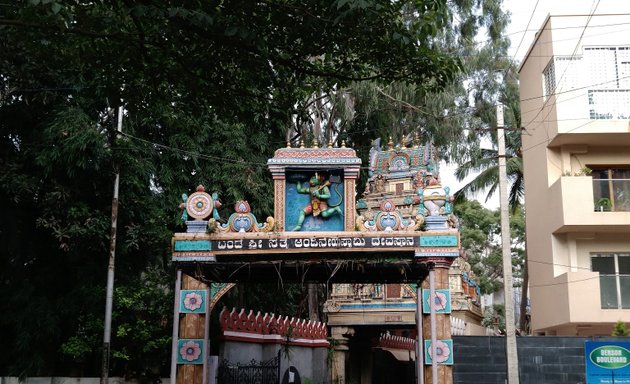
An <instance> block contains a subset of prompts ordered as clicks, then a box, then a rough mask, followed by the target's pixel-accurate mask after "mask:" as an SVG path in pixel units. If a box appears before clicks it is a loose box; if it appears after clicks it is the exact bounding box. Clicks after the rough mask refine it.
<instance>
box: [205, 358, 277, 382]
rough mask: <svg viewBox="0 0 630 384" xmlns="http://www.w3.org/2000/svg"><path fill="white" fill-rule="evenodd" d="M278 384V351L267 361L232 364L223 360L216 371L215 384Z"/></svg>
mask: <svg viewBox="0 0 630 384" xmlns="http://www.w3.org/2000/svg"><path fill="white" fill-rule="evenodd" d="M237 383H239V384H279V383H280V350H278V355H277V356H276V357H274V358H272V359H270V360H267V361H256V360H252V361H250V362H249V363H245V364H241V363H236V364H232V363H230V362H229V361H228V360H225V359H223V360H222V361H221V363H220V364H219V368H218V371H217V384H237Z"/></svg>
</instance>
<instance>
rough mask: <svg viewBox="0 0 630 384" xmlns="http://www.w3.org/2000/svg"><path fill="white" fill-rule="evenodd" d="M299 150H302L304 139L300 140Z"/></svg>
mask: <svg viewBox="0 0 630 384" xmlns="http://www.w3.org/2000/svg"><path fill="white" fill-rule="evenodd" d="M300 148H304V138H301V139H300Z"/></svg>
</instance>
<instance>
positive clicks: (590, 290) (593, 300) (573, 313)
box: [532, 271, 630, 335]
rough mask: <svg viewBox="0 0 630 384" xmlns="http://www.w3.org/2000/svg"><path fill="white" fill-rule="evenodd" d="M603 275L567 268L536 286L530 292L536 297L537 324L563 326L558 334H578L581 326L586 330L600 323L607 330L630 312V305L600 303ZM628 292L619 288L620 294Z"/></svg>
mask: <svg viewBox="0 0 630 384" xmlns="http://www.w3.org/2000/svg"><path fill="white" fill-rule="evenodd" d="M606 278H607V277H605V276H604V277H603V280H602V276H600V274H599V273H598V272H590V271H576V272H567V273H563V274H561V275H559V276H557V277H555V278H554V279H553V280H552V281H550V282H549V283H548V284H541V285H540V286H538V287H535V288H534V290H535V292H534V291H532V294H533V297H536V298H537V299H538V300H537V301H533V303H534V304H533V308H532V309H533V310H534V313H533V314H532V316H533V317H534V316H535V322H536V328H537V329H538V330H551V329H556V330H561V329H564V332H561V333H558V334H574V335H579V334H580V332H581V331H580V329H582V331H584V332H587V333H588V330H587V328H589V329H590V328H592V329H596V328H598V325H601V326H603V330H602V331H601V332H603V334H610V332H612V326H613V324H614V323H615V322H616V321H617V320H619V319H627V318H628V316H630V309H627V308H625V307H621V308H618V307H610V306H608V305H607V303H604V305H602V300H603V299H604V298H606V297H607V292H605V294H604V295H603V296H602V294H601V290H600V287H601V286H602V284H604V285H606ZM602 281H603V283H602ZM628 294H630V292H628V291H624V292H622V296H623V295H626V296H627V295H628ZM533 297H532V299H533ZM622 299H623V297H622ZM568 329H572V330H571V331H568ZM552 334H553V333H552Z"/></svg>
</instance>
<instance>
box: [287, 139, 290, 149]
mask: <svg viewBox="0 0 630 384" xmlns="http://www.w3.org/2000/svg"><path fill="white" fill-rule="evenodd" d="M287 148H291V140H287Z"/></svg>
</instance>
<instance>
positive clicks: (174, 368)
mask: <svg viewBox="0 0 630 384" xmlns="http://www.w3.org/2000/svg"><path fill="white" fill-rule="evenodd" d="M181 287H182V271H181V269H178V270H177V278H176V279H175V300H174V304H173V342H172V343H171V384H175V382H176V381H177V341H178V339H179V302H180V300H181V299H180V295H181V289H182V288H181Z"/></svg>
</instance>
